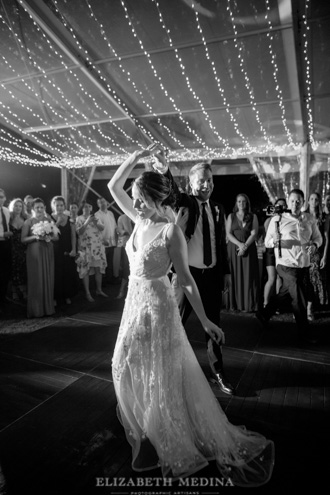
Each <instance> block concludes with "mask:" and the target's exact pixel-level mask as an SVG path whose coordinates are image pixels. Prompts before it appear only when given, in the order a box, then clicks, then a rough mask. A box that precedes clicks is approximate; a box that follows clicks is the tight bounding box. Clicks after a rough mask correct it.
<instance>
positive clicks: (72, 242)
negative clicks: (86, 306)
mask: <svg viewBox="0 0 330 495" xmlns="http://www.w3.org/2000/svg"><path fill="white" fill-rule="evenodd" d="M51 208H52V211H53V213H52V214H51V218H52V219H53V220H54V222H55V224H56V226H57V228H58V229H59V230H60V236H59V240H58V242H56V243H55V244H54V257H55V287H54V297H55V301H56V303H57V302H58V301H62V300H65V302H66V304H71V298H72V297H73V296H74V295H75V294H76V290H77V284H76V272H77V267H76V264H75V259H74V258H75V256H76V228H75V225H74V223H72V222H71V220H70V218H69V217H68V215H66V214H65V213H64V212H65V208H66V206H65V199H64V198H63V197H62V196H54V198H53V199H52V201H51Z"/></svg>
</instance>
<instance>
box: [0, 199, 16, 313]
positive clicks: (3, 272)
mask: <svg viewBox="0 0 330 495" xmlns="http://www.w3.org/2000/svg"><path fill="white" fill-rule="evenodd" d="M5 201H6V194H5V191H4V190H3V189H0V313H1V312H2V311H3V309H4V304H5V301H6V294H7V288H8V283H9V279H10V271H11V242H10V238H11V237H12V235H13V233H12V232H10V229H9V221H10V212H9V210H8V208H6V207H5V206H4V204H5Z"/></svg>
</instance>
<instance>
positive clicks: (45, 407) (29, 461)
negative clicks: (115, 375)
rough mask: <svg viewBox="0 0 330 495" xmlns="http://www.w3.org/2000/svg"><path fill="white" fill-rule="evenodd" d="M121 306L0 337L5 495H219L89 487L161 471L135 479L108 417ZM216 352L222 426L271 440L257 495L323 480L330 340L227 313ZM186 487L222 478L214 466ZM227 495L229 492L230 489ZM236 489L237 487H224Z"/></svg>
mask: <svg viewBox="0 0 330 495" xmlns="http://www.w3.org/2000/svg"><path fill="white" fill-rule="evenodd" d="M121 312H122V303H120V302H114V301H111V304H109V302H108V301H104V302H102V303H99V304H98V305H97V307H96V308H95V309H91V310H87V311H84V312H81V313H78V314H75V315H73V316H70V317H67V318H63V319H62V321H61V322H60V323H56V324H53V325H50V326H47V327H45V328H42V329H40V330H37V331H35V332H33V333H29V334H18V335H1V336H0V342H1V350H0V390H1V406H0V466H1V469H2V472H3V475H4V478H5V481H6V488H7V492H6V493H7V494H8V495H11V494H12V495H23V494H24V493H26V492H28V493H33V494H43V495H62V494H63V495H66V494H67V495H90V494H91V495H92V494H93V495H94V494H100V495H101V494H104V493H106V494H110V493H126V494H131V493H134V494H136V495H137V493H142V492H146V491H153V492H154V493H160V492H162V493H169V494H170V493H175V490H176V492H179V491H181V492H183V491H186V492H187V493H188V492H190V493H192V492H194V493H196V494H198V495H206V494H207V493H209V494H210V493H221V491H223V490H225V489H226V488H225V487H223V488H222V487H219V486H218V487H212V486H204V487H203V486H194V487H190V488H189V486H184V487H175V485H174V486H173V487H172V488H168V487H167V488H166V487H160V486H158V487H155V486H153V487H151V488H149V489H147V488H146V487H143V489H142V488H141V487H140V488H139V487H134V486H133V487H132V486H129V487H127V486H126V487H113V486H112V487H110V486H108V487H101V486H96V484H97V481H96V480H97V478H102V479H106V478H107V479H108V482H111V481H113V479H114V478H117V479H118V478H123V479H125V480H126V481H127V480H130V479H131V480H133V482H134V480H137V478H138V477H140V478H143V479H146V478H152V479H157V478H160V477H161V472H160V470H157V469H156V470H153V471H149V472H146V473H136V472H134V471H133V470H132V468H131V450H130V447H129V445H128V443H127V441H126V438H125V434H124V432H123V429H122V426H121V425H120V422H119V420H118V418H117V415H116V398H115V393H114V388H113V383H112V378H111V356H112V352H113V349H114V345H115V341H116V337H117V332H118V326H119V322H120V317H121ZM222 327H223V328H224V329H225V331H226V345H225V346H224V347H223V354H224V362H225V367H226V371H227V375H228V378H229V379H230V380H231V381H232V383H233V384H234V385H235V386H236V387H237V393H236V395H235V396H233V397H230V396H228V395H224V394H223V393H221V392H220V391H219V390H218V389H217V388H216V387H215V386H214V385H212V389H213V390H214V393H215V394H216V396H217V398H218V400H219V401H220V403H221V406H222V408H223V409H224V411H225V412H226V414H227V416H228V418H229V420H230V421H231V422H232V423H234V424H237V425H245V426H246V427H247V428H248V429H252V430H256V431H258V432H260V433H262V434H264V435H265V436H267V437H268V438H271V439H272V440H274V442H275V450H276V461H275V468H274V473H273V477H272V479H271V481H270V482H269V483H268V484H267V485H265V486H264V487H262V488H260V489H259V492H260V490H261V492H262V493H279V492H280V490H282V491H283V492H284V493H289V491H291V490H292V491H293V490H294V491H295V492H297V491H298V490H300V489H302V488H306V487H308V486H311V487H313V488H314V491H318V489H320V488H321V487H323V484H324V483H325V482H326V481H327V476H326V467H328V465H329V461H330V454H329V440H330V426H329V417H330V415H329V411H330V386H329V385H330V360H329V347H330V339H329V331H327V327H328V325H327V324H324V328H322V329H321V331H322V338H321V339H320V343H318V344H316V345H314V346H308V345H301V344H300V343H299V340H298V339H297V335H296V331H295V327H294V325H293V324H292V323H291V322H287V323H283V322H281V321H276V319H275V320H274V322H272V324H271V325H270V328H269V329H268V330H267V331H264V330H261V329H260V328H259V327H258V323H257V322H256V320H255V319H254V318H253V316H251V315H248V314H247V315H243V314H231V313H229V312H224V313H223V315H222ZM187 334H188V337H189V339H190V341H191V344H192V346H193V348H194V351H195V353H196V355H197V358H198V360H199V362H200V364H201V366H202V368H203V370H204V372H205V374H206V375H208V374H209V369H208V363H207V357H206V350H205V341H204V335H203V332H202V329H201V327H200V325H199V323H198V321H197V319H196V317H195V316H194V315H192V316H191V317H190V319H189V321H188V324H187ZM194 478H197V479H199V480H200V479H202V478H203V479H208V480H212V479H215V478H221V476H220V474H219V472H218V471H217V469H216V466H215V465H214V463H210V465H209V466H208V467H207V468H205V469H203V470H202V471H200V472H199V473H196V474H195V475H194ZM229 488H230V487H228V488H227V489H229ZM231 489H234V490H237V489H238V488H232V487H231ZM1 495H2V494H1Z"/></svg>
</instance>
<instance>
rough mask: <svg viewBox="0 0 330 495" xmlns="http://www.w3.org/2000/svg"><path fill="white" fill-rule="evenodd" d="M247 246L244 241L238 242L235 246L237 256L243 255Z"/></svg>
mask: <svg viewBox="0 0 330 495" xmlns="http://www.w3.org/2000/svg"><path fill="white" fill-rule="evenodd" d="M247 248H248V246H247V245H246V244H244V242H240V243H239V245H238V247H237V256H243V254H245V252H246V250H247Z"/></svg>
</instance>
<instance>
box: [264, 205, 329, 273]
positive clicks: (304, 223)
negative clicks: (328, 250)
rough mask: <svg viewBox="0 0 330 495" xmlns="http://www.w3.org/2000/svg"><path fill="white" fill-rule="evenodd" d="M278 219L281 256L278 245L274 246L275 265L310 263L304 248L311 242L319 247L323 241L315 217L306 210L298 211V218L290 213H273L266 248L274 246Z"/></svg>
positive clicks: (295, 266)
mask: <svg viewBox="0 0 330 495" xmlns="http://www.w3.org/2000/svg"><path fill="white" fill-rule="evenodd" d="M279 220H280V222H279V231H280V234H281V254H282V257H281V258H280V257H279V252H278V247H275V257H276V265H284V266H288V267H291V268H304V267H308V266H309V265H310V256H309V254H308V253H307V251H306V248H307V247H308V246H309V245H310V244H313V243H314V244H316V246H317V247H320V246H321V244H322V242H323V241H322V235H321V233H320V231H319V228H318V226H317V222H316V219H315V218H314V217H313V215H311V214H310V213H306V212H302V213H300V215H299V217H298V218H296V217H294V216H292V215H291V213H283V214H282V216H281V218H280V217H279V216H278V215H275V216H274V217H273V218H272V219H271V221H270V223H269V226H268V229H267V234H266V238H265V245H266V247H267V248H272V247H274V242H275V235H276V232H277V225H276V222H277V221H279Z"/></svg>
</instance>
